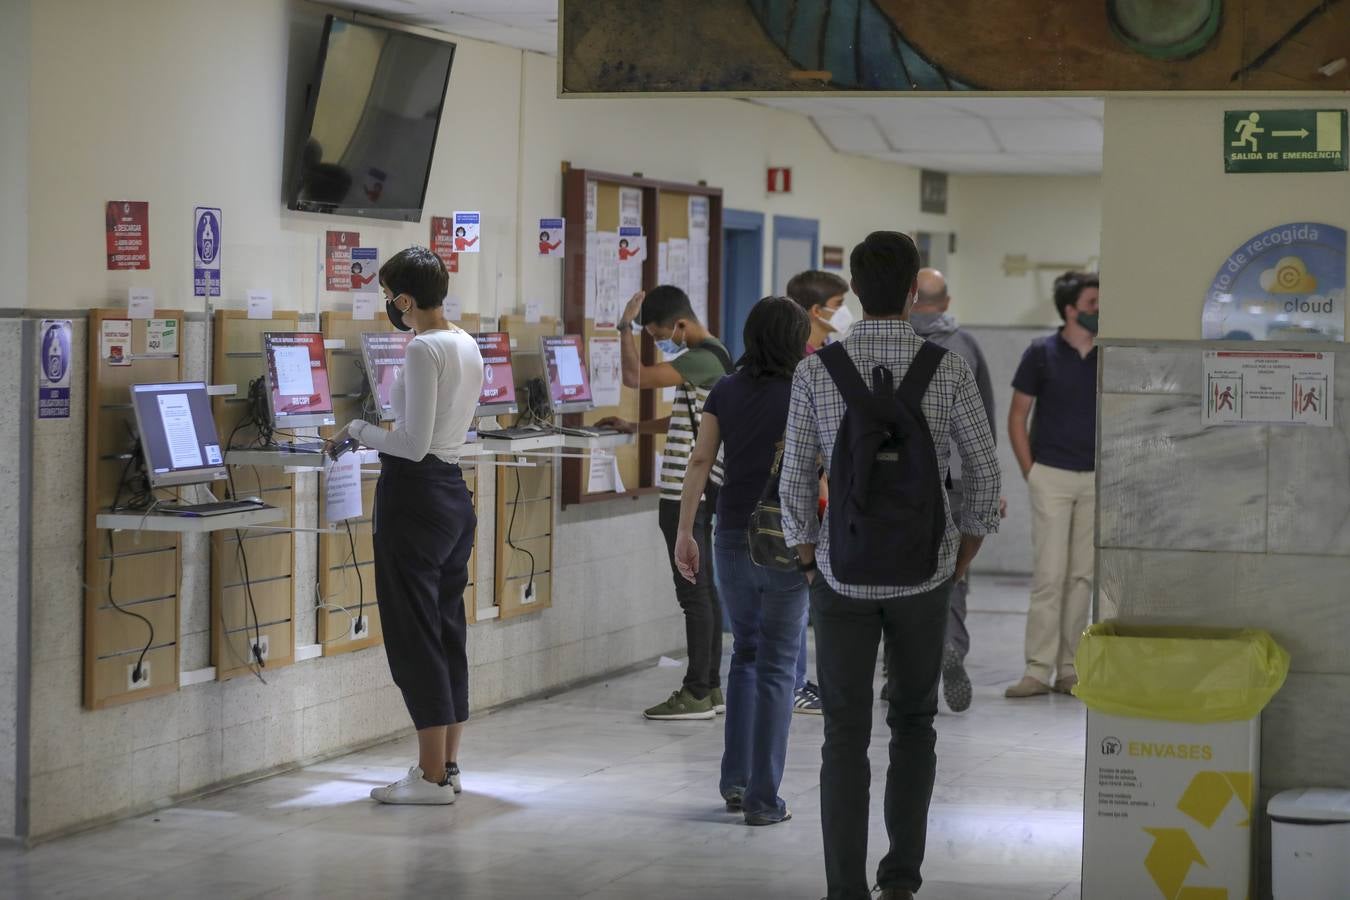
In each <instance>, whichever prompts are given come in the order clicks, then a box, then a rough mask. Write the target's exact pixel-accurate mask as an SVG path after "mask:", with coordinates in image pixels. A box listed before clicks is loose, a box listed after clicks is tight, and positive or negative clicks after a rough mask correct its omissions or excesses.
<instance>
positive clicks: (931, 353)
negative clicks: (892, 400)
mask: <svg viewBox="0 0 1350 900" xmlns="http://www.w3.org/2000/svg"><path fill="white" fill-rule="evenodd" d="M946 355H947V351H946V350H944V349H943V348H942V347H939V346H938V345H937V344H935V343H933V342H932V341H924V342H923V346H922V347H920V348H919V352H918V353H917V354H915V356H914V361H913V362H911V363H910V364H909V370H908V371H906V372H905V377H904V378H902V379H901V380H900V387H899V388H898V389H897V390H896V392H895V393H896V396H898V397H899V398H900V402H901V403H903V404H905V405H906V406H912V407H915V408H917V407H918V406H919V404H920V403H921V402H922V401H923V395H924V394H926V393H927V392H928V384H929V382H931V381H932V380H933V376H934V375H935V374H936V373H937V370H938V366H939V365H940V364H941V363H942V357H944V356H946Z"/></svg>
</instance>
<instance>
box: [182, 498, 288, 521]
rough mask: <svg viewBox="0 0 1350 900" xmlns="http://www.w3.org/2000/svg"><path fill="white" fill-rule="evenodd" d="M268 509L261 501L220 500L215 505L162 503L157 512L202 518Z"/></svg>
mask: <svg viewBox="0 0 1350 900" xmlns="http://www.w3.org/2000/svg"><path fill="white" fill-rule="evenodd" d="M267 508H268V507H267V504H266V503H264V502H262V501H261V500H219V501H217V502H215V503H161V504H160V505H159V506H156V507H155V512H158V513H164V514H165V515H170V516H191V517H194V518H201V517H205V516H224V515H228V514H229V513H242V512H253V511H254V510H258V509H267Z"/></svg>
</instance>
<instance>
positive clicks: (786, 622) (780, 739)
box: [713, 530, 808, 819]
mask: <svg viewBox="0 0 1350 900" xmlns="http://www.w3.org/2000/svg"><path fill="white" fill-rule="evenodd" d="M713 547H714V552H715V554H716V561H715V565H714V567H713V569H714V571H715V572H716V573H717V588H718V594H719V596H720V597H721V598H722V602H723V603H724V604H726V608H727V609H728V610H730V612H731V633H732V638H733V644H732V652H731V672H730V675H729V676H728V678H727V689H726V698H727V723H726V749H725V751H724V752H723V754H722V782H721V790H722V796H723V797H730V796H732V795H734V794H741V795H742V798H743V799H742V804H743V806H744V808H745V813H746V815H747V816H759V817H764V818H769V819H775V818H782V816H783V814H784V812H785V811H786V809H787V807H786V806H785V805H784V803H783V800H782V798H781V797H779V796H778V786H779V784H780V783H781V782H782V780H783V763H784V760H785V759H786V758H787V738H788V728H789V726H790V725H791V724H792V691H793V681H794V679H795V674H796V667H797V657H798V655H799V648H800V643H801V634H802V626H803V623H804V622H805V620H806V607H807V602H808V599H807V590H806V582H805V580H804V579H803V578H802V576H801V575H800V574H799V573H797V572H780V571H777V570H774V569H765V568H761V567H760V566H757V565H755V563H754V562H753V561H752V560H751V559H750V544H749V541H748V539H747V537H746V533H745V532H744V531H743V530H736V531H728V530H721V531H718V532H717V536H716V537H715V538H714V540H713Z"/></svg>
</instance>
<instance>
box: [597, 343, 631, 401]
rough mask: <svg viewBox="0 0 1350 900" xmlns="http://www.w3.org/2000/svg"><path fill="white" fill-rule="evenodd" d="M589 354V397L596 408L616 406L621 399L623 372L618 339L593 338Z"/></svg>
mask: <svg viewBox="0 0 1350 900" xmlns="http://www.w3.org/2000/svg"><path fill="white" fill-rule="evenodd" d="M590 354H591V360H590V362H591V397H592V398H593V399H594V400H595V405H596V406H597V407H606V406H618V405H619V401H620V400H621V398H622V388H623V382H622V377H623V370H622V365H623V363H622V360H621V359H620V356H619V339H618V338H616V337H593V338H591V346H590Z"/></svg>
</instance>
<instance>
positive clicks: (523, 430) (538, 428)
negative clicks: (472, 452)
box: [478, 425, 553, 441]
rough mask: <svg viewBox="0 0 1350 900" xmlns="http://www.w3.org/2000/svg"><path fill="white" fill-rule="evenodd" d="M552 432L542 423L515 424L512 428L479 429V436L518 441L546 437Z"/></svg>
mask: <svg viewBox="0 0 1350 900" xmlns="http://www.w3.org/2000/svg"><path fill="white" fill-rule="evenodd" d="M552 433H553V432H552V431H551V430H550V429H548V428H544V427H543V426H542V425H517V426H515V427H514V428H499V429H496V430H493V431H479V432H478V437H479V438H491V439H493V440H497V441H519V440H524V439H525V438H536V437H546V436H547V435H550V434H552Z"/></svg>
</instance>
